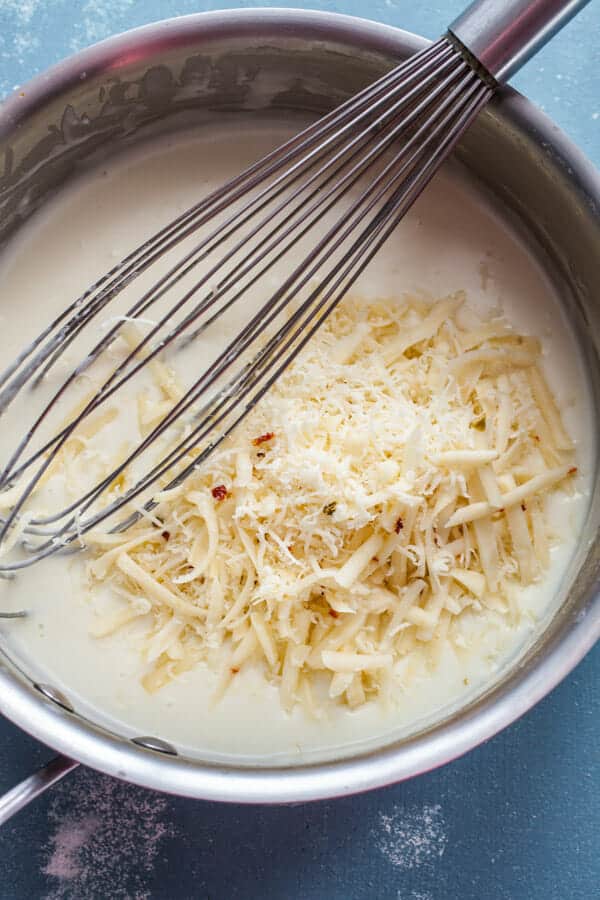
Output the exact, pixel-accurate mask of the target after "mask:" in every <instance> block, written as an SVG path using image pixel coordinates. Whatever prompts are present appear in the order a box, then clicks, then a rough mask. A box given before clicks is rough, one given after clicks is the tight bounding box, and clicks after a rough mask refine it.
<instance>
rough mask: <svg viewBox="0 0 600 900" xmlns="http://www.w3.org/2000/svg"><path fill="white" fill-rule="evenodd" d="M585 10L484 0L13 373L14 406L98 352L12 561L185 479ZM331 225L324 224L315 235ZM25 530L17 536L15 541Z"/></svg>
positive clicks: (68, 323) (31, 463)
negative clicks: (59, 484)
mask: <svg viewBox="0 0 600 900" xmlns="http://www.w3.org/2000/svg"><path fill="white" fill-rule="evenodd" d="M583 5H584V2H581V0H570V2H564V0H530V2H526V0H506V2H502V0H480V2H477V3H475V4H474V5H473V6H471V7H470V8H469V9H468V10H467V11H466V12H465V13H464V14H463V15H462V16H461V17H460V18H459V19H457V20H456V21H455V22H454V23H453V25H451V26H450V29H449V31H448V33H447V34H446V36H445V37H443V38H441V39H440V40H438V41H437V42H435V43H434V44H432V45H431V46H429V47H428V48H427V49H426V50H423V51H422V52H421V53H419V54H417V55H416V56H414V57H413V58H411V59H409V60H408V61H407V62H404V63H403V64H402V65H400V66H398V67H397V68H395V69H394V70H393V71H391V72H390V73H388V74H387V75H385V76H384V77H383V78H381V79H380V80H379V81H377V82H376V83H375V84H373V85H372V86H371V87H368V88H367V89H366V90H364V91H362V92H361V93H359V94H358V95H357V96H355V97H353V98H352V99H350V100H348V101H347V102H346V103H344V104H343V105H342V106H340V107H339V108H337V109H336V110H334V111H333V112H332V113H330V114H329V115H327V116H325V117H324V118H322V119H321V120H319V121H318V122H316V123H315V124H313V125H311V126H310V127H308V128H306V129H305V130H304V131H302V132H301V133H300V134H299V135H298V136H296V137H294V138H292V139H291V140H289V141H288V142H287V143H285V144H284V145H283V146H281V147H279V148H278V149H276V150H275V151H273V152H272V153H270V154H269V155H267V156H266V157H265V158H263V159H262V160H260V161H259V162H257V163H255V164H254V165H252V166H250V168H248V169H247V170H246V171H245V172H243V173H241V174H240V175H238V176H237V177H235V178H234V179H233V180H232V181H230V182H229V183H228V184H225V185H224V186H223V187H221V188H219V189H218V190H216V191H215V192H214V193H212V194H211V195H210V196H208V197H206V198H205V199H204V200H202V201H201V202H200V203H198V204H197V205H196V206H193V207H192V208H191V209H189V210H188V211H187V212H186V213H184V214H183V215H181V216H180V217H179V218H178V219H176V220H175V221H174V222H172V223H170V224H169V225H167V226H166V227H165V228H163V229H162V230H161V231H160V232H159V233H158V234H156V235H155V236H154V237H152V238H151V239H150V240H148V241H147V242H146V243H144V244H143V245H142V246H140V247H139V248H138V249H137V250H135V251H134V252H133V253H131V254H130V255H129V256H127V257H126V258H125V259H124V260H123V261H122V262H121V263H120V264H119V265H118V266H116V267H115V268H114V269H112V271H110V272H109V273H108V274H107V275H106V276H104V277H103V278H102V279H100V281H98V282H97V283H96V284H95V285H93V287H91V288H90V289H89V290H88V291H87V292H86V293H85V294H84V295H83V296H81V297H79V298H78V299H77V300H75V302H73V303H72V304H71V305H70V306H69V307H68V308H66V309H65V310H64V312H62V313H61V314H60V315H59V316H58V318H56V319H55V320H54V321H53V322H51V323H50V324H49V325H48V326H47V327H46V328H45V329H44V330H43V331H42V332H41V334H39V336H38V337H37V338H36V339H35V340H34V341H33V342H32V343H31V344H30V345H29V346H28V347H26V348H25V349H24V350H23V352H22V353H21V354H20V355H19V356H18V358H17V359H15V361H14V362H13V363H12V364H11V365H10V366H9V367H8V369H7V370H6V371H5V372H4V373H3V374H2V375H1V376H0V413H2V412H4V411H5V410H6V408H7V407H8V405H9V404H11V403H12V402H14V401H15V399H16V398H17V396H19V395H21V394H22V392H23V391H24V390H25V389H26V388H35V387H36V386H38V385H39V384H40V383H41V382H42V380H43V379H45V377H46V375H47V374H48V373H49V372H50V370H51V369H52V368H53V367H55V366H56V364H57V363H58V361H59V360H61V359H62V364H64V359H65V357H64V356H63V355H64V354H65V351H67V349H68V348H71V349H73V348H79V347H80V346H82V345H83V346H84V348H85V349H84V350H83V353H82V356H81V359H80V361H79V362H78V363H77V364H76V365H74V366H73V367H72V369H70V371H69V373H68V375H67V377H66V378H65V379H64V381H63V382H62V383H61V384H60V386H59V388H58V389H57V390H56V392H55V394H54V396H53V397H52V399H51V400H50V402H49V403H48V404H47V405H46V406H45V407H44V409H43V410H42V411H41V412H40V413H39V415H37V416H34V417H33V420H32V421H31V423H30V425H29V426H28V427H27V430H26V432H25V434H24V436H23V437H22V439H21V440H20V441H19V442H18V445H17V446H16V448H15V450H14V452H13V453H12V455H11V457H10V459H9V460H8V461H7V463H6V465H5V466H4V469H3V471H2V472H1V474H0V491H2V492H3V494H2V495H0V500H1V499H2V496H4V499H5V500H6V498H7V497H9V498H10V503H5V504H4V505H5V507H8V510H9V511H8V512H7V514H6V516H5V518H4V519H3V520H2V522H1V527H0V547H2V548H3V549H4V556H3V558H2V559H1V560H0V573H1V574H4V575H5V576H9V575H11V574H12V573H14V572H15V571H16V570H18V569H20V568H23V567H25V566H29V565H31V564H32V563H34V562H36V561H38V560H40V559H43V558H44V557H47V556H49V555H51V554H53V553H56V552H58V551H60V550H65V549H67V548H72V549H75V548H79V547H80V546H82V543H83V539H84V537H85V535H86V533H87V532H88V531H89V530H90V529H92V528H97V527H98V526H99V525H101V524H102V525H103V527H105V528H106V529H107V530H113V531H117V530H123V529H125V528H127V527H128V526H130V525H131V524H132V523H133V522H134V521H136V520H137V519H138V518H139V517H140V515H142V514H143V512H144V511H146V512H149V511H151V510H152V509H153V507H154V506H155V505H156V500H155V499H154V494H155V493H156V491H157V487H158V486H160V489H161V490H166V489H169V488H173V487H176V486H178V485H179V484H181V483H182V482H183V481H184V480H185V479H186V478H187V477H188V476H189V475H190V473H192V472H193V471H194V470H195V469H196V468H197V467H198V466H199V465H201V464H202V462H203V461H204V460H206V459H207V458H208V456H209V455H210V454H211V453H212V452H213V451H214V449H215V448H216V447H217V446H218V445H219V444H220V443H221V442H222V441H223V440H224V438H225V437H226V436H227V435H228V434H230V432H231V431H232V429H233V428H235V426H236V425H237V424H238V423H239V422H240V421H241V420H242V419H243V418H244V417H245V416H246V415H247V413H248V412H249V411H250V410H251V409H252V408H253V407H254V406H255V405H256V403H257V402H258V400H259V399H260V398H261V397H262V395H263V394H264V393H265V391H267V390H268V388H269V387H270V386H271V385H272V384H273V382H274V381H275V380H276V379H277V378H278V377H279V375H280V374H281V373H282V371H283V370H284V369H285V368H286V367H287V366H288V365H289V364H290V362H291V361H292V360H293V359H294V358H295V357H296V355H297V354H298V353H299V351H300V350H301V349H302V347H304V345H305V344H306V342H307V341H308V340H309V339H310V338H311V336H312V335H313V334H314V333H315V331H316V330H317V329H318V328H319V326H320V325H321V324H322V322H323V321H324V320H325V319H326V317H327V316H328V315H329V314H330V312H331V311H332V310H333V309H334V307H335V306H336V304H338V303H339V301H340V299H341V298H342V297H343V296H344V294H345V293H346V292H347V291H348V289H349V287H350V286H351V285H352V284H353V283H354V281H355V280H356V278H357V277H358V276H359V275H360V273H361V272H362V271H363V270H364V269H365V267H366V266H367V265H368V263H369V262H370V260H371V259H372V258H373V256H374V255H375V254H376V253H377V251H378V249H379V248H380V247H381V245H382V244H383V242H384V241H385V240H386V239H387V238H388V236H389V235H390V234H391V233H392V231H393V230H394V228H395V227H396V225H397V224H398V222H399V221H400V220H401V219H402V217H403V216H404V214H405V213H406V211H407V210H408V209H409V207H410V206H411V204H412V203H413V202H414V201H415V199H416V198H417V197H418V195H419V194H420V193H421V191H422V190H423V189H424V188H425V186H426V185H427V183H428V182H429V181H430V179H431V178H432V177H433V175H434V174H435V172H436V171H437V170H438V169H439V167H440V165H441V164H442V162H443V160H444V159H445V158H446V157H447V156H448V154H449V153H450V152H451V150H452V149H453V147H454V146H455V144H456V142H457V141H458V139H459V138H460V136H461V135H462V134H463V132H464V131H465V129H466V128H467V127H468V126H469V124H470V123H471V122H472V121H473V119H474V118H475V116H476V115H477V113H478V112H479V110H480V109H481V108H482V106H484V104H485V103H486V102H487V101H488V100H489V98H490V97H491V96H492V94H493V92H494V90H495V88H496V87H497V85H498V83H499V82H502V81H504V80H505V79H506V78H507V77H509V76H510V74H512V72H513V71H515V70H516V69H517V68H518V67H519V66H520V65H521V64H522V63H523V62H524V61H525V60H526V59H527V58H528V57H529V56H530V55H531V54H532V53H533V52H535V51H536V50H537V49H538V48H539V47H540V46H541V45H542V44H543V43H544V42H545V41H546V40H547V39H548V38H549V37H550V36H551V35H552V34H553V33H554V32H555V31H556V30H558V29H559V28H560V27H561V26H562V25H564V24H565V23H566V22H567V21H568V19H569V18H570V17H571V16H572V15H574V14H575V12H577V11H578V10H579V9H580V8H581V7H582V6H583ZM323 221H325V222H326V229H325V233H324V234H323V236H322V237H320V238H319V239H318V240H316V239H312V240H311V234H312V229H313V228H314V227H315V226H316V225H317V224H318V223H322V222H323ZM302 248H304V249H302ZM178 250H179V257H180V258H176V259H174V261H173V262H172V264H170V266H169V267H168V270H167V272H166V274H163V275H161V276H160V277H158V278H157V279H156V280H154V282H153V283H151V284H150V286H149V287H144V288H141V289H140V291H139V296H137V297H135V299H134V301H133V302H131V303H129V305H127V306H126V309H125V312H124V313H123V314H121V315H118V316H117V317H116V320H115V321H114V322H113V324H111V325H110V327H109V328H108V330H106V331H105V332H104V333H102V334H101V336H100V337H98V334H99V331H98V329H97V328H96V331H95V332H94V328H93V326H94V324H95V325H96V326H97V325H98V322H99V316H100V314H101V313H105V314H106V312H107V311H109V307H110V311H111V312H112V311H113V309H114V307H112V306H111V304H114V303H115V302H116V301H117V300H118V299H119V298H121V299H122V296H123V293H124V292H125V293H126V295H127V297H129V294H130V293H131V291H132V290H135V288H136V285H138V284H141V282H140V281H138V280H137V279H139V277H140V276H141V275H142V274H144V275H145V277H148V276H150V275H151V273H152V270H153V267H154V266H155V264H156V263H157V261H159V260H163V259H164V257H165V254H171V256H169V259H171V257H172V256H173V254H177V252H178ZM294 253H296V254H297V255H298V258H297V259H296V258H295V256H294V255H293V254H294ZM286 259H289V260H290V271H289V275H288V276H287V277H285V278H284V279H283V280H282V282H281V283H280V284H278V286H277V288H276V289H275V290H274V291H273V290H272V289H271V290H270V291H269V292H267V299H266V300H265V302H264V303H263V304H262V306H261V307H260V309H259V310H258V311H257V312H256V313H255V314H253V315H250V316H249V318H248V321H247V322H246V324H245V325H244V327H243V328H241V330H240V331H239V332H238V333H236V334H235V336H234V337H233V339H232V340H231V341H230V342H229V344H228V345H227V347H226V348H225V350H224V351H223V352H222V353H220V354H219V355H218V356H217V358H216V359H215V360H214V361H212V362H211V363H210V365H208V366H207V367H205V368H204V370H203V371H201V372H200V373H199V375H198V377H197V378H196V379H195V380H194V381H193V383H192V384H191V386H189V387H187V388H186V389H185V390H184V392H183V394H182V396H179V397H177V398H176V399H173V401H172V403H171V405H170V407H169V409H168V411H166V412H165V414H164V415H162V418H161V419H160V421H158V423H157V424H155V425H154V426H153V427H152V428H151V430H150V431H149V433H148V434H147V435H146V436H145V437H144V438H143V439H142V440H141V441H140V442H139V444H138V445H137V446H136V447H134V448H133V449H131V450H130V451H128V452H127V453H126V454H125V458H124V459H123V460H122V461H121V462H119V464H118V465H117V466H115V467H114V468H113V469H112V471H110V472H109V473H108V474H107V475H106V476H105V477H102V478H101V479H99V480H98V481H96V482H95V483H92V484H90V485H89V488H87V489H86V490H85V491H84V492H83V493H82V495H81V496H80V497H78V498H77V499H76V500H74V501H73V502H72V503H69V504H68V505H67V506H65V507H63V508H60V509H58V510H55V511H52V512H48V513H45V514H44V515H41V514H39V513H37V514H36V513H31V512H28V510H29V509H30V506H31V503H30V501H31V499H32V496H33V495H34V493H35V492H36V490H37V489H38V487H39V486H40V484H41V482H42V480H43V479H44V478H45V477H46V478H47V477H48V474H49V472H50V471H51V469H50V467H51V466H52V465H53V463H54V462H55V460H56V458H57V455H58V454H59V453H60V452H61V450H62V449H63V448H64V447H65V444H66V443H67V441H68V440H69V439H70V438H71V437H72V436H73V435H75V434H76V433H77V431H78V429H80V428H82V426H85V423H86V422H88V421H89V419H90V416H91V415H92V414H94V413H96V412H97V411H98V410H99V409H100V408H102V407H103V406H104V405H105V404H106V403H107V402H108V401H109V400H110V399H111V398H115V395H116V394H117V392H118V391H120V390H121V389H122V388H123V386H124V385H125V384H127V383H128V382H131V381H132V379H134V378H135V376H136V375H137V374H138V373H140V372H141V371H142V370H144V369H145V368H146V367H147V366H148V365H149V364H150V363H151V362H152V361H153V360H156V359H158V358H159V357H160V356H161V355H162V354H164V353H165V352H166V351H167V350H168V351H172V350H173V348H175V347H181V345H182V344H186V343H187V344H189V343H190V342H192V341H193V340H194V338H196V337H197V336H198V335H200V334H205V335H206V334H208V329H209V328H210V327H211V326H212V325H214V323H216V322H217V321H218V320H221V319H222V317H223V316H225V315H226V313H227V312H228V311H229V310H230V309H231V308H232V307H233V305H234V304H239V302H240V301H241V300H242V299H243V298H245V297H246V296H247V293H248V291H249V290H250V289H251V288H253V287H256V285H257V284H259V283H260V279H261V278H264V277H265V276H267V275H268V273H269V272H271V271H272V268H273V266H274V265H275V264H276V263H278V262H280V261H281V260H286ZM201 266H204V268H203V269H202V271H200V267H201ZM143 280H144V279H142V281H143ZM149 312H154V314H156V313H157V312H158V313H159V315H158V317H157V319H156V320H155V321H153V322H152V323H151V327H150V329H149V330H148V331H147V332H146V333H145V334H143V336H139V335H138V337H137V338H136V339H135V340H134V341H133V342H130V344H129V345H128V350H127V352H126V353H125V355H124V356H123V358H120V359H118V361H117V362H116V363H115V362H114V347H115V345H116V344H117V343H118V341H119V339H120V338H121V337H122V336H123V335H124V333H125V331H124V330H125V329H126V328H127V327H129V325H130V323H133V324H134V325H135V324H136V323H138V324H141V323H144V322H145V323H147V321H148V320H147V319H145V318H144V317H146V316H147V315H148V313H149ZM111 360H112V362H111ZM99 361H102V362H103V363H104V364H107V363H110V366H109V370H108V373H106V372H105V373H104V375H103V381H102V384H101V387H100V389H99V390H98V391H97V392H96V393H95V394H94V395H93V396H92V397H91V399H88V400H87V401H86V402H85V403H84V405H83V408H82V409H80V410H79V411H78V412H77V414H76V415H72V416H71V418H70V419H69V420H67V422H66V424H64V423H63V424H60V425H54V424H53V422H54V419H57V420H60V417H59V410H60V409H61V408H62V405H64V403H65V402H66V400H67V399H68V397H69V394H70V392H72V391H73V389H74V386H75V385H76V384H77V382H78V380H79V379H80V377H81V376H82V375H83V374H84V373H87V372H89V370H90V369H91V368H92V367H93V366H95V365H96V364H97V363H98V362H99ZM176 426H177V429H178V430H177V429H176ZM174 434H176V437H172V435H174ZM167 435H169V436H171V438H170V443H169V444H168V445H167V446H165V444H164V443H160V442H161V441H164V440H165V438H166V436H167ZM157 448H162V449H161V450H160V452H158V453H157ZM152 453H154V455H151V454H152ZM133 466H135V467H137V468H136V470H135V471H136V472H138V469H139V470H140V472H141V474H140V473H139V472H138V474H136V476H135V477H134V478H133V479H132V480H131V482H130V483H129V486H128V487H127V488H126V489H124V490H122V491H121V492H120V493H115V490H114V485H115V482H116V480H117V479H118V478H120V476H122V475H123V474H124V473H130V472H131V471H132V467H133ZM7 491H10V492H11V493H10V494H6V492H7ZM13 530H15V531H14V533H18V534H19V541H18V542H17V549H16V552H15V553H8V552H7V547H8V545H9V544H10V543H11V535H12V534H13Z"/></svg>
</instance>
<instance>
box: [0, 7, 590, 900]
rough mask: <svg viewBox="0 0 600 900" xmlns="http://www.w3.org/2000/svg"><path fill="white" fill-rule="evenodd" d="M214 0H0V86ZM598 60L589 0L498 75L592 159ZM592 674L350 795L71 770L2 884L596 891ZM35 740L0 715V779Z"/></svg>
mask: <svg viewBox="0 0 600 900" xmlns="http://www.w3.org/2000/svg"><path fill="white" fill-rule="evenodd" d="M228 5H231V4H227V3H223V4H221V3H210V2H198V0H180V2H176V0H85V2H76V0H0V95H5V94H7V93H8V92H9V91H11V90H12V89H13V88H14V87H16V86H17V85H19V84H22V83H23V82H24V81H26V80H28V79H29V78H31V77H32V76H33V75H34V74H35V73H37V72H39V71H41V70H42V69H44V68H46V67H47V66H48V65H50V64H52V63H53V62H56V61H57V60H59V59H60V58H62V57H64V56H66V55H68V54H69V53H72V52H74V51H76V50H78V49H81V48H82V47H84V46H86V45H88V44H90V43H93V42H94V41H97V40H101V39H102V38H105V37H108V36H109V35H111V34H114V33H116V32H118V31H122V30H124V29H127V28H131V27H133V26H136V25H141V24H144V23H146V22H150V21H153V20H156V19H159V18H166V17H168V16H172V15H180V14H186V13H191V12H198V11H201V10H210V9H219V8H225V7H227V6H228ZM240 5H241V6H254V5H267V4H265V3H260V4H253V3H242V4H240ZM276 5H278V6H295V5H298V3H290V4H288V3H284V2H280V3H278V4H276ZM306 5H307V6H310V7H311V8H315V9H322V10H329V11H336V12H345V13H349V14H353V15H360V16H363V17H367V18H372V19H376V20H379V21H382V22H386V23H389V24H393V25H397V26H399V27H402V28H406V29H408V30H410V31H415V32H419V33H421V34H424V35H426V36H428V37H435V36H437V35H438V34H439V33H440V32H441V31H443V29H444V26H445V25H446V24H447V23H448V22H449V21H450V20H451V19H452V18H453V16H454V15H456V14H457V13H458V12H459V11H460V9H461V6H462V4H461V3H460V2H456V0H438V2H432V3H415V2H409V0H404V2H398V0H372V2H370V3H367V2H366V0H347V2H345V3H344V2H341V0H323V2H319V3H309V4H306ZM599 72H600V0H593V2H592V3H591V4H590V5H589V6H588V7H587V8H586V9H585V10H584V11H583V12H582V13H581V14H580V15H579V17H578V18H577V19H576V20H574V21H573V22H572V23H571V24H570V25H569V26H568V27H567V28H566V29H565V31H564V32H563V33H561V34H560V35H558V36H557V38H555V40H554V41H553V42H552V44H551V45H549V46H548V47H546V48H545V49H544V50H543V51H542V52H541V53H540V54H539V55H538V56H537V57H536V59H534V60H533V61H531V62H530V63H529V64H528V65H527V66H526V67H525V68H524V69H523V71H522V72H521V73H520V74H519V75H518V77H517V78H515V79H514V81H513V83H514V84H515V86H516V87H518V88H519V89H520V90H522V91H523V92H524V93H526V94H527V95H528V96H529V97H530V98H531V99H532V100H533V101H534V102H536V103H537V104H538V105H539V106H541V107H542V108H543V109H545V110H546V112H547V113H548V114H549V115H550V116H551V117H552V118H553V119H555V121H556V122H558V124H559V125H561V127H562V128H563V129H564V130H565V131H566V132H567V133H568V134H570V136H571V137H572V138H573V139H574V140H575V141H576V143H577V144H578V145H579V146H580V147H581V148H582V149H583V150H584V151H585V152H586V153H587V154H588V156H590V157H591V159H592V160H593V161H594V162H595V163H596V165H598V164H600V74H599ZM599 675H600V649H599V648H596V650H595V651H593V652H592V653H591V654H589V656H588V657H587V658H586V660H584V662H583V663H582V664H581V665H580V666H579V667H578V669H577V670H576V671H575V672H574V673H573V674H572V675H571V676H570V677H569V678H568V679H567V680H566V681H565V682H563V684H562V685H560V687H558V688H557V689H556V690H555V691H554V692H553V693H552V694H551V695H550V696H549V697H547V698H546V699H545V700H544V701H543V702H542V703H540V704H539V705H538V706H537V707H536V708H535V709H534V710H532V711H531V712H530V713H529V714H528V715H527V716H525V717H524V718H523V719H521V720H520V721H519V722H517V723H516V724H514V725H513V726H512V727H511V728H509V729H507V730H506V731H504V732H503V733H502V734H500V735H498V736H497V737H496V738H494V739H493V740H492V741H490V742H488V743H487V744H486V745H484V746H482V747H479V748H478V749H477V750H475V751H473V752H472V753H470V754H469V755H468V756H466V757H463V758H462V759H460V760H457V761H456V762H454V763H453V764H451V765H449V766H446V767H445V768H443V769H441V770H438V771H436V772H432V773H430V774H428V775H425V776H422V777H421V778H418V779H415V780H413V781H411V782H408V783H405V784H401V785H397V786H395V787H391V788H387V789H385V790H381V791H376V792H372V793H370V794H367V795H363V796H360V797H354V798H346V799H343V800H336V801H331V802H322V803H316V804H312V805H304V806H296V807H286V808H248V807H231V806H223V805H218V804H210V803H199V802H192V801H187V800H181V799H177V798H169V797H164V796H162V795H157V794H152V793H150V792H148V791H144V790H141V789H138V788H135V787H132V786H129V785H124V784H121V783H120V782H117V781H114V780H112V779H109V778H107V777H105V776H101V775H98V774H96V773H93V772H90V771H84V770H81V771H78V772H77V773H76V774H74V775H72V776H71V777H69V778H68V779H67V780H66V781H64V782H63V783H62V784H61V785H59V786H58V787H56V788H55V789H54V790H53V791H52V792H51V793H50V794H47V795H46V796H44V797H42V798H41V799H40V800H38V801H37V803H36V804H34V805H33V806H31V807H29V808H28V809H27V810H25V811H24V812H22V813H21V814H20V815H19V816H18V817H17V818H15V819H14V820H13V821H12V822H11V823H9V825H7V826H5V827H4V828H3V829H2V831H1V832H0V898H1V900H20V898H38V897H39V898H41V897H44V898H56V900H58V898H73V900H87V898H136V900H141V898H165V900H169V898H173V900H176V898H177V900H179V898H186V900H187V898H189V900H192V898H194V900H196V898H197V900H208V898H210V900H230V898H231V900H235V898H244V900H259V898H260V900H288V898H291V900H325V898H337V897H339V898H344V900H363V898H364V900H379V898H381V900H483V898H486V900H594V898H596V897H600V862H599V857H600V853H599V851H600V841H599V837H598V835H599V828H600V751H599V749H598V748H599V747H600V715H599V714H600V689H599V687H598V676H599ZM50 756H51V752H50V751H49V750H48V749H46V748H45V747H43V746H42V745H40V744H38V743H37V742H35V741H34V740H32V739H31V738H29V737H28V736H26V735H24V734H23V733H22V732H20V731H19V730H17V729H16V728H14V727H13V726H12V725H10V724H9V723H8V722H5V721H0V792H2V791H3V790H5V789H7V788H9V787H10V786H12V785H13V784H14V783H15V782H16V781H17V780H19V779H21V778H23V777H25V776H26V775H27V774H29V773H30V772H31V770H32V769H34V768H36V767H38V766H40V765H42V764H43V763H45V762H46V761H47V760H48V759H49V758H50Z"/></svg>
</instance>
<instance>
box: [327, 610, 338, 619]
mask: <svg viewBox="0 0 600 900" xmlns="http://www.w3.org/2000/svg"><path fill="white" fill-rule="evenodd" d="M329 615H330V616H331V618H332V619H339V617H340V614H339V612H338V611H337V609H330V610H329Z"/></svg>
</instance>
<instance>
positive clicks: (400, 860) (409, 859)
mask: <svg viewBox="0 0 600 900" xmlns="http://www.w3.org/2000/svg"><path fill="white" fill-rule="evenodd" d="M379 822H380V825H379V828H378V829H377V830H376V831H375V833H374V837H375V840H376V846H377V849H378V850H379V851H380V853H382V854H383V856H385V858H386V859H387V860H388V862H390V863H391V864H392V865H393V866H396V867H397V868H399V869H416V868H419V866H422V865H424V864H425V863H431V862H434V861H435V860H436V859H437V858H438V857H440V856H442V854H443V852H444V850H445V849H446V844H447V843H448V836H447V834H446V822H445V820H444V816H443V814H442V808H441V806H439V805H436V806H427V805H426V806H423V807H422V808H418V807H409V808H405V807H403V806H397V807H396V808H395V809H394V810H393V812H392V813H391V814H389V815H388V814H386V813H381V815H380V817H379ZM411 900H427V895H422V896H417V895H414V894H413V895H412V898H411Z"/></svg>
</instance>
